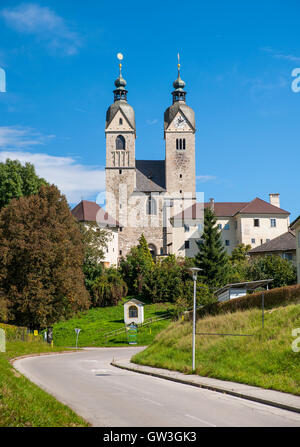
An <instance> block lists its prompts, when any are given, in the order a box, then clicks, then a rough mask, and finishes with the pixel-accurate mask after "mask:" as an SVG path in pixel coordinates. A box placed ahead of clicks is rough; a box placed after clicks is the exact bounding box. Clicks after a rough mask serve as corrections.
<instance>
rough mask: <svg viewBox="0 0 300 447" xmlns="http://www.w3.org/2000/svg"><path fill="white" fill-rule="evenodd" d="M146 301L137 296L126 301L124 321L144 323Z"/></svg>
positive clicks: (127, 323) (127, 322)
mask: <svg viewBox="0 0 300 447" xmlns="http://www.w3.org/2000/svg"><path fill="white" fill-rule="evenodd" d="M144 305H145V304H144V303H143V302H142V301H139V300H137V299H135V298H133V299H131V300H128V301H126V302H125V303H124V323H125V324H126V326H128V325H129V324H132V323H134V324H136V325H138V324H142V323H144Z"/></svg>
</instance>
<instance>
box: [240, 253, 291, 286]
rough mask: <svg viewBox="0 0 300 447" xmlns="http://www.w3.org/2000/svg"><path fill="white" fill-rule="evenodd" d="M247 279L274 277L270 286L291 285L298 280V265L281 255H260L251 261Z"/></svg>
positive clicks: (255, 279)
mask: <svg viewBox="0 0 300 447" xmlns="http://www.w3.org/2000/svg"><path fill="white" fill-rule="evenodd" d="M247 279H248V280H249V281H250V280H252V281H258V280H259V279H274V281H273V282H272V283H271V284H270V288H273V287H283V286H289V285H292V284H295V283H296V281H297V273H296V267H295V266H294V264H293V263H292V262H290V261H288V260H287V259H283V258H281V256H277V255H272V256H260V257H258V258H257V259H253V260H251V262H250V263H249V266H248V272H247Z"/></svg>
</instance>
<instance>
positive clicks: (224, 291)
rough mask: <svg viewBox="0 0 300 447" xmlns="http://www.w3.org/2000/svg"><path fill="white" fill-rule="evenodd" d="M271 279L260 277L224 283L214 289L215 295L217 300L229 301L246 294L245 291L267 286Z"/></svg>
mask: <svg viewBox="0 0 300 447" xmlns="http://www.w3.org/2000/svg"><path fill="white" fill-rule="evenodd" d="M272 281H273V279H261V280H259V281H247V282H239V283H233V284H226V286H223V287H221V288H220V289H218V290H216V291H215V296H216V297H217V299H218V301H219V302H223V301H229V300H232V299H234V298H240V297H241V296H245V295H247V291H249V292H254V290H256V289H258V288H261V287H267V288H268V287H269V284H270V283H271V282H272Z"/></svg>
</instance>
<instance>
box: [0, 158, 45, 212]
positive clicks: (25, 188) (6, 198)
mask: <svg viewBox="0 0 300 447" xmlns="http://www.w3.org/2000/svg"><path fill="white" fill-rule="evenodd" d="M46 184H47V182H46V180H44V179H43V178H40V177H38V176H37V174H36V172H35V168H34V166H33V165H32V164H31V163H26V164H25V166H23V165H22V164H21V163H20V162H19V161H18V160H9V159H8V160H6V162H5V163H0V208H2V207H3V206H5V205H8V203H9V202H10V201H11V200H12V199H15V198H19V197H23V196H29V195H31V194H37V193H38V191H39V189H40V187H41V186H42V185H46Z"/></svg>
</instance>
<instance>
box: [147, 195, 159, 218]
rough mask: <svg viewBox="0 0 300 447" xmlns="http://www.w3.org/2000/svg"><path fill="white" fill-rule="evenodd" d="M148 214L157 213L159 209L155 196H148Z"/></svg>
mask: <svg viewBox="0 0 300 447" xmlns="http://www.w3.org/2000/svg"><path fill="white" fill-rule="evenodd" d="M146 207H147V214H149V215H153V214H154V215H155V214H156V212H157V210H156V200H155V199H154V197H151V196H150V197H148V199H147V204H146Z"/></svg>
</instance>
